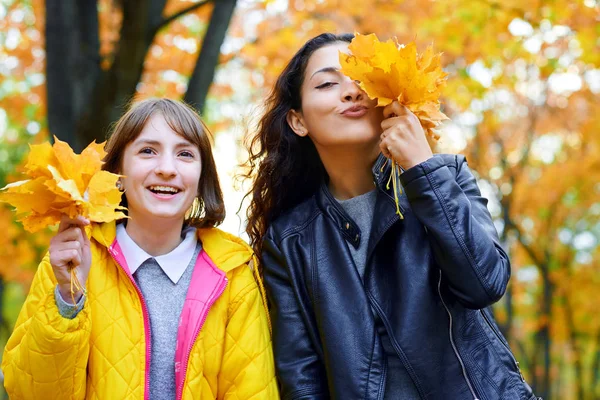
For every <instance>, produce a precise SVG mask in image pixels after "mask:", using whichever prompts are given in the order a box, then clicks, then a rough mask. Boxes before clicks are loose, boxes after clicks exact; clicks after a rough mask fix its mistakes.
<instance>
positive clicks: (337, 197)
mask: <svg viewBox="0 0 600 400" xmlns="http://www.w3.org/2000/svg"><path fill="white" fill-rule="evenodd" d="M351 39H352V36H351V35H340V36H336V35H332V34H323V35H320V36H318V37H316V38H313V39H311V40H310V41H308V42H307V43H306V44H305V45H304V46H303V47H302V48H301V49H300V50H299V51H298V53H296V55H295V56H294V57H293V58H292V60H291V61H290V63H289V64H288V66H287V67H286V68H285V70H284V71H283V72H282V74H281V75H280V77H279V79H278V80H277V83H276V85H275V88H274V89H273V92H272V93H271V95H270V97H269V99H268V100H267V103H266V112H265V114H264V116H263V117H262V119H261V120H260V123H259V131H258V135H257V136H256V137H255V138H254V140H253V143H252V147H251V149H250V154H251V157H250V161H249V165H250V168H251V169H250V176H253V177H254V183H253V187H252V189H251V194H252V201H251V205H250V208H249V211H248V218H249V223H248V227H247V232H248V234H249V236H250V238H251V242H252V245H253V246H254V247H255V249H256V252H257V254H262V261H263V263H262V265H263V273H264V278H265V283H266V287H267V292H268V295H269V301H270V304H271V311H272V321H273V343H274V350H275V361H276V365H277V371H278V377H279V380H280V384H281V389H282V390H281V393H282V396H283V398H284V399H329V398H333V399H352V400H354V399H488V400H495V399H510V400H514V399H535V396H534V395H533V393H532V391H531V388H530V387H529V386H528V385H527V383H525V380H524V379H523V376H522V375H521V373H520V370H519V365H518V362H517V361H516V360H515V358H514V357H513V355H512V353H511V352H510V350H509V347H508V344H507V343H506V340H505V339H504V337H503V336H502V335H501V333H500V332H499V330H498V328H497V326H496V324H495V322H494V320H493V317H492V315H491V313H490V312H489V311H487V310H486V308H487V307H488V306H490V305H491V304H493V303H494V302H496V301H497V300H498V299H500V297H501V296H502V295H503V294H504V291H505V289H506V285H507V283H508V279H509V276H510V263H509V260H508V257H507V255H506V253H505V252H504V251H503V250H502V248H501V246H500V244H499V241H498V236H497V233H496V231H495V229H494V225H493V223H492V219H491V216H490V214H489V212H488V211H487V208H486V204H487V201H486V199H484V198H483V197H482V196H481V194H480V191H479V188H478V187H477V183H476V180H475V178H474V177H473V175H472V173H471V172H470V170H469V168H468V166H467V164H466V161H465V159H464V157H461V156H453V155H435V156H434V155H433V154H432V151H431V148H430V146H429V144H428V142H427V140H426V138H425V134H424V132H423V129H422V127H421V125H420V123H419V120H418V119H417V117H416V116H415V115H414V114H412V113H411V112H410V111H409V110H408V109H406V108H405V107H403V106H401V105H400V104H399V103H397V102H394V103H392V104H390V105H389V106H387V107H385V108H384V109H381V108H376V107H375V101H373V100H370V99H369V98H368V97H367V95H366V94H365V93H364V92H363V91H362V90H360V88H359V87H358V86H357V85H356V83H355V82H353V81H351V80H350V79H349V78H347V77H345V76H344V75H342V74H341V73H340V71H339V69H340V64H339V52H340V51H345V52H347V51H348V43H349V42H350V40H351ZM389 159H393V160H395V161H396V162H397V163H398V164H399V165H400V166H401V167H402V168H403V170H404V172H403V173H402V174H401V176H400V179H399V182H397V183H398V184H401V185H402V187H403V194H402V196H400V199H399V206H400V213H397V212H396V205H395V203H394V199H393V193H391V191H390V190H389V189H387V185H386V183H387V182H388V179H389V177H390V169H391V168H390V164H391V163H390V162H388V160H389Z"/></svg>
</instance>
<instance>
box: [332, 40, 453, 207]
mask: <svg viewBox="0 0 600 400" xmlns="http://www.w3.org/2000/svg"><path fill="white" fill-rule="evenodd" d="M348 49H349V50H350V54H346V53H343V52H340V64H341V67H342V69H341V72H342V73H343V74H344V75H346V76H348V77H349V78H350V79H352V80H354V81H357V82H358V84H359V86H360V88H361V89H362V90H364V91H365V93H366V94H367V96H369V98H370V99H377V105H378V106H382V107H385V106H387V105H389V104H391V103H392V102H393V101H395V100H397V101H398V102H399V103H400V104H402V105H404V106H406V107H407V108H408V109H409V110H410V111H411V112H413V113H414V114H415V115H416V116H417V118H419V121H420V122H421V126H422V127H423V129H424V131H425V134H426V135H427V137H428V140H429V141H430V142H431V141H437V140H438V139H439V137H440V135H439V134H438V132H437V131H436V128H437V127H438V126H439V125H440V123H441V122H442V121H443V120H446V119H448V117H447V116H446V115H445V114H444V113H443V112H441V111H440V101H439V98H440V95H441V91H442V89H443V88H444V86H445V85H446V77H447V76H448V74H447V73H445V72H444V71H443V70H442V66H441V60H440V58H441V53H434V51H433V46H431V45H430V46H428V47H427V49H426V50H425V52H423V53H420V54H419V53H417V46H416V44H415V43H414V42H411V43H408V44H407V45H405V46H401V45H400V44H398V43H397V41H396V39H390V40H387V41H386V42H380V41H379V39H378V38H377V36H376V35H375V34H370V35H360V34H358V33H357V34H356V35H355V37H354V39H353V40H352V42H351V43H350V45H349V46H348ZM398 168H399V167H398V165H397V164H396V163H395V162H392V174H391V176H390V180H391V181H392V183H393V185H394V195H395V197H396V212H397V213H398V214H399V215H402V214H400V209H399V206H398V192H399V190H400V189H399V186H397V184H396V180H397V179H396V178H397V175H398ZM388 189H389V182H388Z"/></svg>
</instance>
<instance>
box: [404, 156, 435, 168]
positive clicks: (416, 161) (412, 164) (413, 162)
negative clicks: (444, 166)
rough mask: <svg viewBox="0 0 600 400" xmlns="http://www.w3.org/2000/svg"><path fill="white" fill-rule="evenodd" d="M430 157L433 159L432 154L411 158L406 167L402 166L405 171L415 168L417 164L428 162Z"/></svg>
mask: <svg viewBox="0 0 600 400" xmlns="http://www.w3.org/2000/svg"><path fill="white" fill-rule="evenodd" d="M431 157H433V154H431V153H430V154H425V155H422V156H420V157H415V158H413V159H411V160H408V162H407V163H406V165H405V166H404V165H403V168H404V169H405V170H408V169H411V168H412V167H415V166H417V165H419V164H422V163H424V162H425V161H427V160H429V159H430V158H431Z"/></svg>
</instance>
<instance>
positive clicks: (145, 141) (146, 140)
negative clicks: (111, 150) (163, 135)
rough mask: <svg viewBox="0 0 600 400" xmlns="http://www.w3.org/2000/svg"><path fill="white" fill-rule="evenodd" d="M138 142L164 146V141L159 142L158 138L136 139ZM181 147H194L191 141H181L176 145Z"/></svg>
mask: <svg viewBox="0 0 600 400" xmlns="http://www.w3.org/2000/svg"><path fill="white" fill-rule="evenodd" d="M135 143H136V144H149V145H153V146H162V143H161V142H159V141H158V140H151V139H139V140H136V141H135ZM181 147H194V144H193V143H190V142H179V143H177V144H176V145H175V148H181Z"/></svg>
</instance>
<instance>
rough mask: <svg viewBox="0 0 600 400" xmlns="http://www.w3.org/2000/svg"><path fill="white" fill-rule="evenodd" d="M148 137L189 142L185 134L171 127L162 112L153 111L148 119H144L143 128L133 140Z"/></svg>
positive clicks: (163, 140)
mask: <svg viewBox="0 0 600 400" xmlns="http://www.w3.org/2000/svg"><path fill="white" fill-rule="evenodd" d="M150 138H152V139H153V140H156V141H160V142H167V141H177V142H187V143H190V144H191V142H190V141H189V140H188V139H187V138H186V137H185V136H183V135H180V134H179V133H177V132H176V131H175V130H173V128H171V126H170V125H169V124H168V122H167V120H166V119H165V117H164V116H163V114H162V113H155V114H153V115H152V116H150V118H148V121H146V124H145V125H144V128H143V129H142V131H141V132H140V134H139V135H138V137H137V138H136V139H135V140H134V141H138V140H143V139H150Z"/></svg>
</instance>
